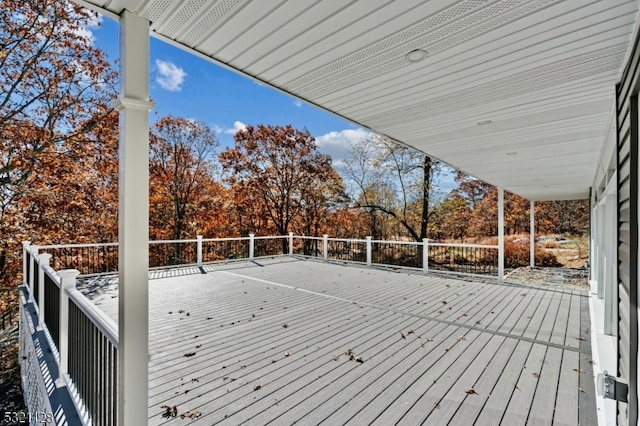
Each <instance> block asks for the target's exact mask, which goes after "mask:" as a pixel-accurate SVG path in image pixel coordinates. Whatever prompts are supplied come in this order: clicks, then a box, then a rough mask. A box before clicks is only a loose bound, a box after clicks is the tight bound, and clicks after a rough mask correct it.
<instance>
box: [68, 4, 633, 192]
mask: <svg viewBox="0 0 640 426" xmlns="http://www.w3.org/2000/svg"><path fill="white" fill-rule="evenodd" d="M79 2H80V3H83V4H87V5H89V6H91V7H94V8H96V9H98V10H99V11H101V12H103V13H106V14H110V15H112V16H116V15H118V14H120V13H121V11H122V10H123V9H125V8H126V9H128V10H130V11H131V12H134V13H136V14H139V15H140V16H142V17H144V18H146V19H148V20H149V21H151V34H152V35H153V36H156V37H158V38H160V39H163V40H166V41H168V42H169V43H172V44H175V45H178V46H180V47H182V48H184V49H187V50H188V51H191V52H193V53H194V54H197V55H199V56H202V57H205V58H207V59H209V60H211V61H213V62H215V63H218V64H221V65H223V66H226V67H229V68H231V69H234V70H237V71H238V72H240V73H242V74H245V75H247V76H249V77H252V78H254V79H256V80H258V81H260V82H263V83H265V84H267V85H270V86H272V87H275V88H277V89H279V90H282V91H284V92H286V93H289V94H291V95H293V96H296V97H297V98H299V99H302V100H304V101H306V102H308V103H310V104H313V105H316V106H318V107H320V108H323V109H325V110H327V111H330V112H332V113H334V114H337V115H339V116H341V117H344V118H346V119H347V120H350V121H352V122H354V123H356V124H358V125H360V126H363V127H365V128H369V129H372V130H374V131H375V132H377V133H380V134H383V135H386V136H388V137H390V138H391V139H394V140H396V141H399V142H401V143H404V144H407V145H410V146H412V147H415V148H417V149H419V150H421V151H424V152H426V153H428V154H430V155H432V156H434V157H437V158H439V159H441V160H443V161H445V162H447V163H450V164H451V165H453V166H455V167H457V168H459V169H462V170H464V171H466V172H467V173H470V174H472V175H474V176H476V177H478V178H481V179H483V180H485V181H487V182H489V183H492V184H494V185H496V186H502V187H504V188H505V189H506V190H508V191H511V192H513V193H516V194H519V195H521V196H524V197H526V198H528V199H530V200H543V199H573V198H587V197H588V194H589V187H590V186H591V184H592V182H593V180H594V178H595V176H596V173H597V172H598V169H599V168H600V169H604V170H600V172H601V173H605V174H606V173H607V168H608V166H609V165H608V164H604V165H602V164H599V163H598V159H599V158H600V157H601V154H604V155H603V156H604V158H608V155H607V153H602V150H603V149H604V147H605V145H606V144H605V142H606V141H607V140H615V131H614V128H615V123H616V116H615V114H616V105H615V84H616V83H617V82H618V81H620V76H621V75H622V73H623V69H622V68H623V64H624V63H625V59H626V57H627V55H628V54H629V51H630V48H631V46H630V40H631V39H632V35H633V33H634V31H635V27H636V16H637V12H638V2H637V1H634V0H615V1H610V0H600V1H584V0H564V1H553V0H527V1H520V0H516V1H514V0H486V1H472V0H431V1H427V2H425V1H422V0H376V1H370V0H366V1H364V0H361V1H342V0H333V1H332V0H325V1H319V2H316V1H314V2H307V1H298V0H279V1H241V0H217V1H204V0H199V1H196V0H192V1H184V2H169V1H165V0H79ZM416 50H419V51H422V52H424V53H423V55H424V56H425V57H424V58H423V59H422V60H419V61H418V62H411V61H410V60H409V59H408V56H407V55H408V54H410V52H414V51H416ZM421 54H422V53H421V52H417V53H415V56H416V58H418V59H419V58H420V57H421Z"/></svg>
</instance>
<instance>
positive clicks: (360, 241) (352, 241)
mask: <svg viewBox="0 0 640 426" xmlns="http://www.w3.org/2000/svg"><path fill="white" fill-rule="evenodd" d="M327 241H346V242H350V243H366V242H367V240H366V239H365V240H363V239H358V238H327Z"/></svg>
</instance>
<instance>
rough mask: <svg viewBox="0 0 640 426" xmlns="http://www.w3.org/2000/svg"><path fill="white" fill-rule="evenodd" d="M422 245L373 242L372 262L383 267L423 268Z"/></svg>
mask: <svg viewBox="0 0 640 426" xmlns="http://www.w3.org/2000/svg"><path fill="white" fill-rule="evenodd" d="M423 248H424V247H423V245H422V243H405V242H400V241H372V242H371V262H372V263H376V264H381V265H394V266H405V267H410V268H422V251H423Z"/></svg>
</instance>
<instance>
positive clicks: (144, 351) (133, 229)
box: [116, 10, 153, 425]
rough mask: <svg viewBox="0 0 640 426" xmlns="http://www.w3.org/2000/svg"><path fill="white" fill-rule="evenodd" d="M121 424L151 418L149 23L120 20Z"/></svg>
mask: <svg viewBox="0 0 640 426" xmlns="http://www.w3.org/2000/svg"><path fill="white" fill-rule="evenodd" d="M120 18H121V19H120V98H119V99H118V100H117V102H116V107H117V108H118V110H119V111H120V146H119V166H120V174H119V178H120V180H119V187H120V195H119V199H118V200H119V204H118V206H119V207H118V217H119V228H118V255H119V258H118V275H119V286H118V287H119V293H118V304H119V307H118V312H119V321H118V333H119V340H120V341H119V349H118V362H119V367H118V374H119V380H118V395H119V397H118V423H119V424H121V425H144V424H147V423H148V419H149V415H148V410H147V407H148V406H149V397H148V394H149V390H148V389H149V373H148V372H149V318H148V317H149V111H150V110H151V108H153V103H152V102H150V101H149V21H147V20H146V19H144V18H141V17H140V16H138V15H136V14H134V13H131V12H129V11H128V10H123V12H122V14H121V17H120Z"/></svg>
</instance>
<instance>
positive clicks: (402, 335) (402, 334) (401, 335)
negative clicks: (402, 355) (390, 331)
mask: <svg viewBox="0 0 640 426" xmlns="http://www.w3.org/2000/svg"><path fill="white" fill-rule="evenodd" d="M400 337H402V338H403V339H406V337H405V336H404V333H403V332H402V331H401V332H400Z"/></svg>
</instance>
